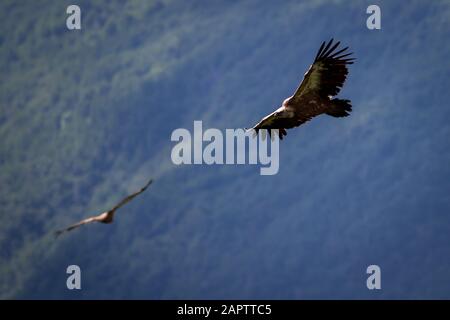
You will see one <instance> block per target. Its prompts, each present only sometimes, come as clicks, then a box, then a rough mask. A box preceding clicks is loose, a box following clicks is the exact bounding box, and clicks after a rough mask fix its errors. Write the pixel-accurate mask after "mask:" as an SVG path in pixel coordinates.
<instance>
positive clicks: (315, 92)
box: [252, 39, 355, 139]
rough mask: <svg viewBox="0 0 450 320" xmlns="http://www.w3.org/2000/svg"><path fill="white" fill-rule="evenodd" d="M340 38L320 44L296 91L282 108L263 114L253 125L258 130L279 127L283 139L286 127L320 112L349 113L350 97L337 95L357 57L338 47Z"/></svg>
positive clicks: (342, 114)
mask: <svg viewBox="0 0 450 320" xmlns="http://www.w3.org/2000/svg"><path fill="white" fill-rule="evenodd" d="M339 44H340V42H336V43H335V44H333V39H331V40H330V41H329V42H328V43H327V44H325V42H323V43H322V45H321V46H320V48H319V51H318V52H317V54H316V58H315V59H314V62H313V64H312V65H311V66H310V67H309V69H308V71H306V73H305V75H304V77H303V81H302V82H301V84H300V86H299V87H298V89H297V90H296V91H295V93H294V95H293V96H291V97H289V98H287V99H286V100H284V101H283V104H282V105H281V107H280V108H278V109H277V110H275V111H274V112H273V113H271V114H269V115H268V116H266V117H264V118H263V119H262V120H261V121H260V122H258V123H257V124H256V125H255V126H254V127H253V128H252V129H254V130H255V133H256V134H258V131H259V130H260V129H267V130H268V132H269V134H270V133H271V129H278V130H279V132H278V134H279V137H280V139H283V136H285V135H286V134H287V132H286V129H290V128H294V127H298V126H299V125H301V124H303V123H305V122H306V121H308V120H311V119H312V118H313V117H315V116H318V115H320V114H323V113H325V114H328V115H330V116H333V117H346V116H348V115H349V112H350V111H351V110H352V105H351V102H350V100H346V99H336V98H334V96H335V95H337V94H338V93H339V91H340V90H341V88H342V86H343V85H344V82H345V79H346V78H347V74H348V70H347V65H349V64H352V63H353V61H354V60H355V59H354V58H350V57H349V56H350V55H351V54H352V52H350V53H347V52H346V50H347V49H348V47H345V48H344V49H340V50H338V51H336V50H337V48H338V46H339Z"/></svg>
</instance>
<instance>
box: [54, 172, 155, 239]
mask: <svg viewBox="0 0 450 320" xmlns="http://www.w3.org/2000/svg"><path fill="white" fill-rule="evenodd" d="M151 183H152V180H150V181H149V182H147V184H146V185H145V186H144V187H143V188H141V189H140V190H139V191H136V192H134V193H132V194H130V195H129V196H127V197H125V198H123V199H122V200H121V201H120V202H119V203H118V204H116V205H115V206H114V207H113V208H112V209H111V210H108V211H105V212H103V213H101V214H99V215H98V216H92V217H89V218H86V219H84V220H81V221H80V222H77V223H75V224H73V225H71V226H69V227H67V228H65V229H62V230H58V231H56V232H55V235H56V236H59V235H60V234H62V233H64V232H66V231H71V230H73V229H75V228H78V227H80V226H82V225H84V224H87V223H91V222H101V223H112V222H113V219H114V214H115V213H116V210H117V209H119V208H120V207H122V206H123V205H124V204H126V203H128V202H130V201H131V200H133V198H134V197H136V196H137V195H139V194H141V193H142V192H144V191H145V189H147V187H148V186H149V185H150V184H151Z"/></svg>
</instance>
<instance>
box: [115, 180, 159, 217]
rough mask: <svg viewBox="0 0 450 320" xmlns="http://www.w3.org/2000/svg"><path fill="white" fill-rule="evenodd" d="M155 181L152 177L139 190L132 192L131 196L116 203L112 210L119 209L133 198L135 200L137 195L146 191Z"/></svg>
mask: <svg viewBox="0 0 450 320" xmlns="http://www.w3.org/2000/svg"><path fill="white" fill-rule="evenodd" d="M152 182H153V180H152V179H150V180H149V181H148V182H147V184H146V185H145V186H143V187H142V188H141V189H140V190H139V191H136V192H135V193H132V194H130V195H129V196H126V197H125V198H123V199H122V200H121V201H120V202H119V203H118V204H116V205H115V206H114V207H113V208H112V209H111V210H110V211H116V210H117V209H119V208H120V207H121V206H123V205H124V204H126V203H128V202H130V201H131V200H133V198H134V197H136V196H137V195H140V194H141V193H142V192H144V191H145V190H146V189H147V187H148V186H149V185H150V184H151V183H152Z"/></svg>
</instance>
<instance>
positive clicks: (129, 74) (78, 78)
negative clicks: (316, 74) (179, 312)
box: [0, 0, 450, 299]
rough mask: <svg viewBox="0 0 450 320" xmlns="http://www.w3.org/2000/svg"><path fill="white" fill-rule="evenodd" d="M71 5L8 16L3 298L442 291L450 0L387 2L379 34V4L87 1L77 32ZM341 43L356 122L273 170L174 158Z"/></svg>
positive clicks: (0, 240)
mask: <svg viewBox="0 0 450 320" xmlns="http://www.w3.org/2000/svg"><path fill="white" fill-rule="evenodd" d="M72 3H73V1H44V0H42V1H31V0H30V1H25V0H21V1H2V2H1V4H0V139H1V143H0V190H1V191H0V297H3V298H64V299H67V298H153V299H161V298H236V299H239V298H274V299H278V298H286V299H309V298H325V299H331V298H368V299H379V298H406V299H411V298H425V299H427V298H450V148H449V147H450V105H449V102H448V101H449V89H450V79H449V71H450V59H449V57H450V43H449V35H450V2H449V1H439V0H436V1H399V0H397V1H376V3H377V4H379V5H380V7H381V10H382V29H381V30H379V31H370V30H368V29H367V28H366V18H367V16H368V15H367V14H366V8H367V6H368V5H370V4H372V3H373V2H372V1H300V0H295V1H256V0H248V1H214V0H213V1H130V2H125V1H76V2H75V3H76V4H78V5H79V6H80V7H81V10H82V30H81V31H69V30H67V28H66V17H67V14H66V13H65V11H66V8H67V6H68V5H69V4H72ZM331 37H334V38H336V39H338V40H341V41H342V42H343V43H344V44H345V45H349V46H350V47H351V49H352V50H353V51H354V52H355V55H356V56H357V58H358V61H357V63H356V64H355V65H353V66H351V68H350V75H349V78H348V81H347V82H346V85H345V87H344V89H343V91H342V93H341V96H342V97H347V98H351V100H352V102H353V106H354V111H353V112H352V115H351V117H348V118H345V119H336V118H331V117H328V116H321V117H319V118H317V119H315V120H314V121H312V122H310V123H308V124H306V125H304V126H302V127H300V128H298V129H296V130H292V131H289V133H288V136H287V139H285V140H283V141H282V143H281V150H280V151H281V159H280V171H279V173H278V174H277V175H274V176H260V175H259V167H257V166H179V167H177V166H175V165H173V164H172V162H171V159H170V151H171V148H172V147H173V145H174V143H173V142H171V141H170V135H171V133H172V131H173V130H174V129H176V128H180V127H184V128H188V129H190V130H192V126H193V121H194V120H203V125H204V127H205V128H212V127H214V128H220V129H225V128H242V127H249V126H250V125H252V124H254V123H255V122H256V121H258V120H259V119H260V118H261V117H262V116H264V115H266V114H267V113H269V112H271V111H272V110H274V108H276V107H278V106H279V104H280V102H281V101H282V100H283V99H284V98H286V97H287V96H289V95H291V94H292V93H293V91H294V90H295V88H296V86H297V85H298V83H299V82H300V80H301V78H302V76H303V73H304V72H305V71H306V69H307V67H308V65H309V64H310V63H311V62H312V59H313V57H314V55H315V53H316V51H317V49H318V47H319V45H320V43H321V42H322V41H323V40H328V39H329V38H331ZM149 177H153V178H154V179H155V182H154V184H153V185H152V187H151V188H150V189H149V190H148V191H147V192H146V193H144V194H143V195H142V196H140V197H139V198H137V199H136V201H134V202H132V203H130V204H129V205H128V206H126V207H124V209H123V210H122V211H121V212H119V213H118V216H117V220H116V221H115V223H114V224H112V225H109V226H103V225H89V226H87V227H84V228H82V229H79V230H76V231H74V232H73V233H71V234H66V235H65V236H64V237H61V238H59V239H58V240H57V241H55V240H54V238H53V236H52V232H53V231H54V230H55V229H58V228H60V227H63V226H65V225H66V224H69V223H72V222H74V221H76V220H77V219H80V218H82V217H84V216H86V215H88V214H94V213H97V212H100V211H102V210H104V209H106V208H108V207H109V206H111V205H112V204H114V203H115V201H117V199H120V198H121V197H123V196H124V195H126V194H127V192H130V191H134V190H135V189H138V188H139V187H140V186H141V185H142V184H143V183H145V181H146V180H147V179H148V178H149ZM71 264H77V265H79V266H80V267H81V270H82V290H80V291H69V290H67V289H66V277H67V274H66V268H67V266H68V265H71ZM371 264H377V265H379V266H380V267H381V269H382V290H381V291H369V290H368V289H367V288H366V278H367V274H366V268H367V266H369V265H371Z"/></svg>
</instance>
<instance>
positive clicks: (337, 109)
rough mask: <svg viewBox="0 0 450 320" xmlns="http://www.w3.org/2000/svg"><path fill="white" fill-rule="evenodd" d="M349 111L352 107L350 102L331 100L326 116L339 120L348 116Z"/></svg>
mask: <svg viewBox="0 0 450 320" xmlns="http://www.w3.org/2000/svg"><path fill="white" fill-rule="evenodd" d="M351 111H352V105H351V102H350V100H344V99H333V100H331V106H330V108H329V110H328V111H327V112H326V114H328V115H329V116H332V117H337V118H340V117H346V116H348V115H350V112H351Z"/></svg>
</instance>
